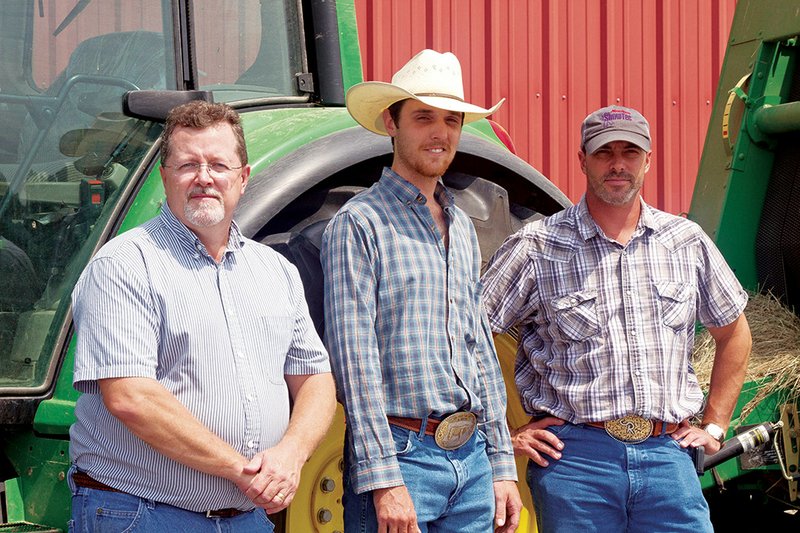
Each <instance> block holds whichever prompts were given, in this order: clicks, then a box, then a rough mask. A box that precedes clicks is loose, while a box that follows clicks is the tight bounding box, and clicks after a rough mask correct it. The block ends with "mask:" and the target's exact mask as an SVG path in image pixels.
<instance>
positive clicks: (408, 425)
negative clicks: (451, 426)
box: [386, 416, 442, 436]
mask: <svg viewBox="0 0 800 533" xmlns="http://www.w3.org/2000/svg"><path fill="white" fill-rule="evenodd" d="M386 419H387V420H388V421H389V423H390V424H392V425H393V426H397V427H401V428H403V429H408V430H410V431H414V432H415V433H419V428H420V426H422V420H421V419H419V418H405V417H402V416H387V417H386ZM441 423H442V422H441V420H436V419H434V418H429V419H428V423H427V424H426V425H425V434H426V435H430V436H434V435H436V428H438V427H439V424H441Z"/></svg>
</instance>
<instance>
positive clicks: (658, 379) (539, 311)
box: [483, 198, 747, 423]
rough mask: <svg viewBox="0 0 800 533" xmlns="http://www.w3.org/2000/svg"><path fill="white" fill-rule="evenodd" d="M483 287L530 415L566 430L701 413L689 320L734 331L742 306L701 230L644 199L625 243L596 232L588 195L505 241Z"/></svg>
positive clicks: (743, 295)
mask: <svg viewBox="0 0 800 533" xmlns="http://www.w3.org/2000/svg"><path fill="white" fill-rule="evenodd" d="M483 282H484V286H485V289H484V298H485V303H486V306H487V309H488V314H489V320H490V323H491V326H492V329H493V330H494V331H495V332H498V333H499V332H504V331H506V330H508V329H509V328H511V327H512V326H515V325H519V327H520V334H521V341H520V344H519V352H518V354H517V363H516V369H515V376H516V382H517V388H518V389H519V393H520V397H521V399H522V403H523V406H524V407H525V409H526V411H527V412H528V413H530V414H533V415H542V414H548V413H549V414H552V415H555V416H557V417H559V418H563V419H565V420H567V421H570V422H573V423H582V422H597V421H602V420H609V419H614V418H618V417H621V416H625V415H628V414H636V415H640V416H643V417H645V418H652V419H660V420H664V421H666V422H679V421H681V420H684V419H685V418H687V417H689V416H691V415H693V414H695V413H697V412H698V411H699V410H700V409H701V408H702V405H703V393H702V391H701V389H700V387H699V385H698V382H697V377H696V376H695V373H694V370H693V369H692V365H691V360H690V357H691V353H692V347H693V343H694V333H695V331H694V328H695V322H696V320H699V321H700V322H701V323H702V324H704V325H706V326H712V327H719V326H724V325H727V324H730V323H731V322H733V321H734V320H735V319H736V318H737V317H738V316H739V315H740V314H741V313H742V311H743V310H744V307H745V304H746V303H747V294H746V293H745V291H744V290H743V289H742V287H741V285H740V284H739V282H738V281H737V279H736V277H735V276H734V274H733V272H732V271H731V269H730V268H729V267H728V265H727V264H726V263H725V260H724V259H723V257H722V255H721V254H720V253H719V251H718V250H717V248H716V247H715V246H714V244H713V243H712V242H711V240H710V239H709V238H708V236H707V235H706V234H705V233H703V231H702V230H701V229H700V227H699V226H697V224H695V223H693V222H690V221H688V220H686V219H684V218H681V217H677V216H674V215H669V214H667V213H664V212H661V211H658V210H656V209H653V208H651V207H649V206H647V205H646V204H645V203H644V201H642V213H641V216H640V218H639V222H638V225H637V227H636V229H635V232H634V234H633V236H632V237H631V239H630V241H629V242H628V243H627V244H626V245H624V246H623V245H621V244H619V243H617V242H615V241H613V240H611V239H609V238H607V237H606V236H605V235H604V234H603V232H602V230H600V229H599V228H598V226H597V225H596V224H595V222H594V220H593V219H592V218H591V216H590V215H589V211H588V209H587V206H586V201H585V198H584V199H582V200H581V201H580V203H578V204H577V205H575V206H572V207H570V208H568V209H566V210H564V211H562V212H560V213H557V214H555V215H553V216H551V217H548V218H546V219H543V220H541V221H537V222H533V223H531V224H529V225H527V226H526V227H524V228H523V229H522V230H520V231H519V232H517V233H516V234H515V235H513V236H511V237H509V238H508V239H507V240H506V242H505V243H504V244H503V245H502V246H501V247H500V249H499V250H498V251H497V252H496V253H495V255H494V257H493V258H492V260H491V261H490V263H489V266H488V269H487V271H486V274H485V275H484V277H483Z"/></svg>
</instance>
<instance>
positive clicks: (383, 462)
mask: <svg viewBox="0 0 800 533" xmlns="http://www.w3.org/2000/svg"><path fill="white" fill-rule="evenodd" d="M436 201H437V202H439V203H440V204H441V205H442V206H443V208H444V212H445V213H446V215H447V218H448V220H449V238H450V241H449V242H450V244H449V248H447V249H446V248H445V246H444V243H443V241H442V237H441V234H440V232H439V230H438V228H437V227H436V224H435V222H434V219H433V216H432V215H431V213H430V210H429V209H428V207H427V206H426V205H425V204H426V199H425V197H424V196H423V195H422V194H421V193H420V191H419V189H417V188H416V187H414V186H413V185H411V184H410V183H409V182H407V181H405V180H404V179H403V178H401V177H400V176H399V175H397V174H396V173H394V172H393V171H392V170H391V169H388V168H386V169H384V171H383V175H382V177H381V179H380V181H379V182H378V183H376V184H375V185H373V186H372V187H371V188H370V189H369V190H368V191H364V192H363V193H361V194H359V195H358V196H356V197H355V198H353V199H352V200H350V201H349V202H348V203H347V204H345V206H344V207H343V208H342V209H341V210H340V211H339V213H338V214H337V215H336V216H335V217H334V219H333V220H332V221H331V223H330V224H329V225H328V227H327V229H326V231H325V234H324V237H323V244H322V263H323V269H324V272H325V323H326V324H325V325H326V328H325V335H326V342H327V345H328V349H329V351H330V353H331V363H332V366H333V371H334V376H335V378H336V382H337V389H338V392H339V399H340V401H341V402H342V404H343V405H344V408H345V414H346V418H347V425H348V432H347V434H348V442H347V450H346V453H349V454H350V455H349V459H350V461H349V462H350V465H351V471H350V479H351V480H352V482H353V486H354V490H355V491H356V492H357V493H362V492H365V491H369V490H374V489H377V488H383V487H391V486H397V485H401V484H402V483H403V479H402V476H401V474H400V469H399V466H398V463H397V459H396V453H395V448H394V441H393V439H392V435H391V432H390V429H389V424H388V422H387V420H386V417H387V415H390V416H401V417H411V418H424V417H428V416H433V417H440V416H442V415H446V414H449V413H452V412H454V411H458V410H464V409H467V410H470V411H472V412H474V413H476V414H477V416H478V420H479V423H478V424H479V425H478V427H479V429H480V430H482V431H484V432H485V433H486V435H487V441H488V448H487V451H488V456H489V461H490V463H491V465H492V470H493V475H494V478H495V480H501V479H505V480H507V479H516V471H515V467H514V456H513V450H512V448H511V441H510V436H509V433H508V427H507V425H506V420H505V387H504V383H503V376H502V373H501V371H500V366H499V364H498V361H497V355H496V353H495V351H494V346H493V344H492V341H491V332H490V330H489V326H488V322H487V320H486V313H485V311H484V310H483V307H482V304H481V286H480V280H479V277H480V251H479V249H478V240H477V236H476V234H475V229H474V228H473V226H472V223H471V222H470V220H469V217H467V215H466V214H465V213H464V212H463V211H461V210H460V209H458V208H457V207H456V206H455V204H454V203H453V196H452V194H451V193H450V192H449V191H447V190H446V189H445V188H444V187H443V186H442V185H441V184H437V187H436Z"/></svg>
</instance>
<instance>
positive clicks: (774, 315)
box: [692, 294, 800, 420]
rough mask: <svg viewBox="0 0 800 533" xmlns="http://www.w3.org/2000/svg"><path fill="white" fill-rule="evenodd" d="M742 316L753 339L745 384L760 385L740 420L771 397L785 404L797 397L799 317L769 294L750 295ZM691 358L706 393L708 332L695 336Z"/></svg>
mask: <svg viewBox="0 0 800 533" xmlns="http://www.w3.org/2000/svg"><path fill="white" fill-rule="evenodd" d="M745 315H746V316H747V322H748V323H749V324H750V332H751V333H752V336H753V350H752V352H751V354H750V363H749V365H748V368H747V375H746V377H745V382H748V381H762V382H763V383H761V384H760V385H759V387H758V389H757V392H756V394H755V396H754V397H753V398H752V399H751V400H750V401H749V402H747V404H745V406H744V407H743V408H742V412H741V415H740V418H739V419H740V420H744V419H746V418H747V415H749V414H750V413H751V412H752V411H753V409H755V407H756V405H758V403H759V402H761V401H762V400H763V399H765V398H766V397H767V396H770V395H772V394H776V393H777V394H779V395H780V396H781V399H782V401H787V402H794V401H797V400H798V398H800V318H798V317H797V315H795V314H794V313H793V312H792V311H791V310H790V309H788V308H787V307H785V306H784V305H783V304H782V303H781V302H780V301H779V300H778V299H777V298H776V297H775V296H774V295H772V294H750V300H749V302H748V303H747V308H746V309H745ZM692 357H693V362H692V365H693V367H694V369H695V372H696V373H697V378H698V380H699V381H700V385H701V386H702V387H703V390H706V391H707V390H708V385H709V380H710V379H711V368H712V365H713V364H714V339H713V338H712V337H711V335H710V334H709V333H708V332H707V331H705V330H704V331H703V332H702V333H700V334H698V335H697V338H696V339H695V345H694V353H693V356H692Z"/></svg>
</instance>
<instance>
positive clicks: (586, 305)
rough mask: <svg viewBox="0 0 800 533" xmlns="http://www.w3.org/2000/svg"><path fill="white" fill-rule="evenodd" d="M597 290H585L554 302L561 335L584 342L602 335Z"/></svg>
mask: <svg viewBox="0 0 800 533" xmlns="http://www.w3.org/2000/svg"><path fill="white" fill-rule="evenodd" d="M596 303H597V290H595V289H585V290H581V291H578V292H573V293H570V294H566V295H564V296H559V297H557V298H554V299H553V300H552V306H553V310H554V312H555V316H556V323H557V324H558V328H559V330H560V331H561V334H562V335H563V336H564V337H566V338H568V339H571V340H573V341H578V342H581V341H584V340H586V339H588V338H590V337H593V336H595V335H598V334H599V333H600V321H599V320H598V317H597V308H596Z"/></svg>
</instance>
